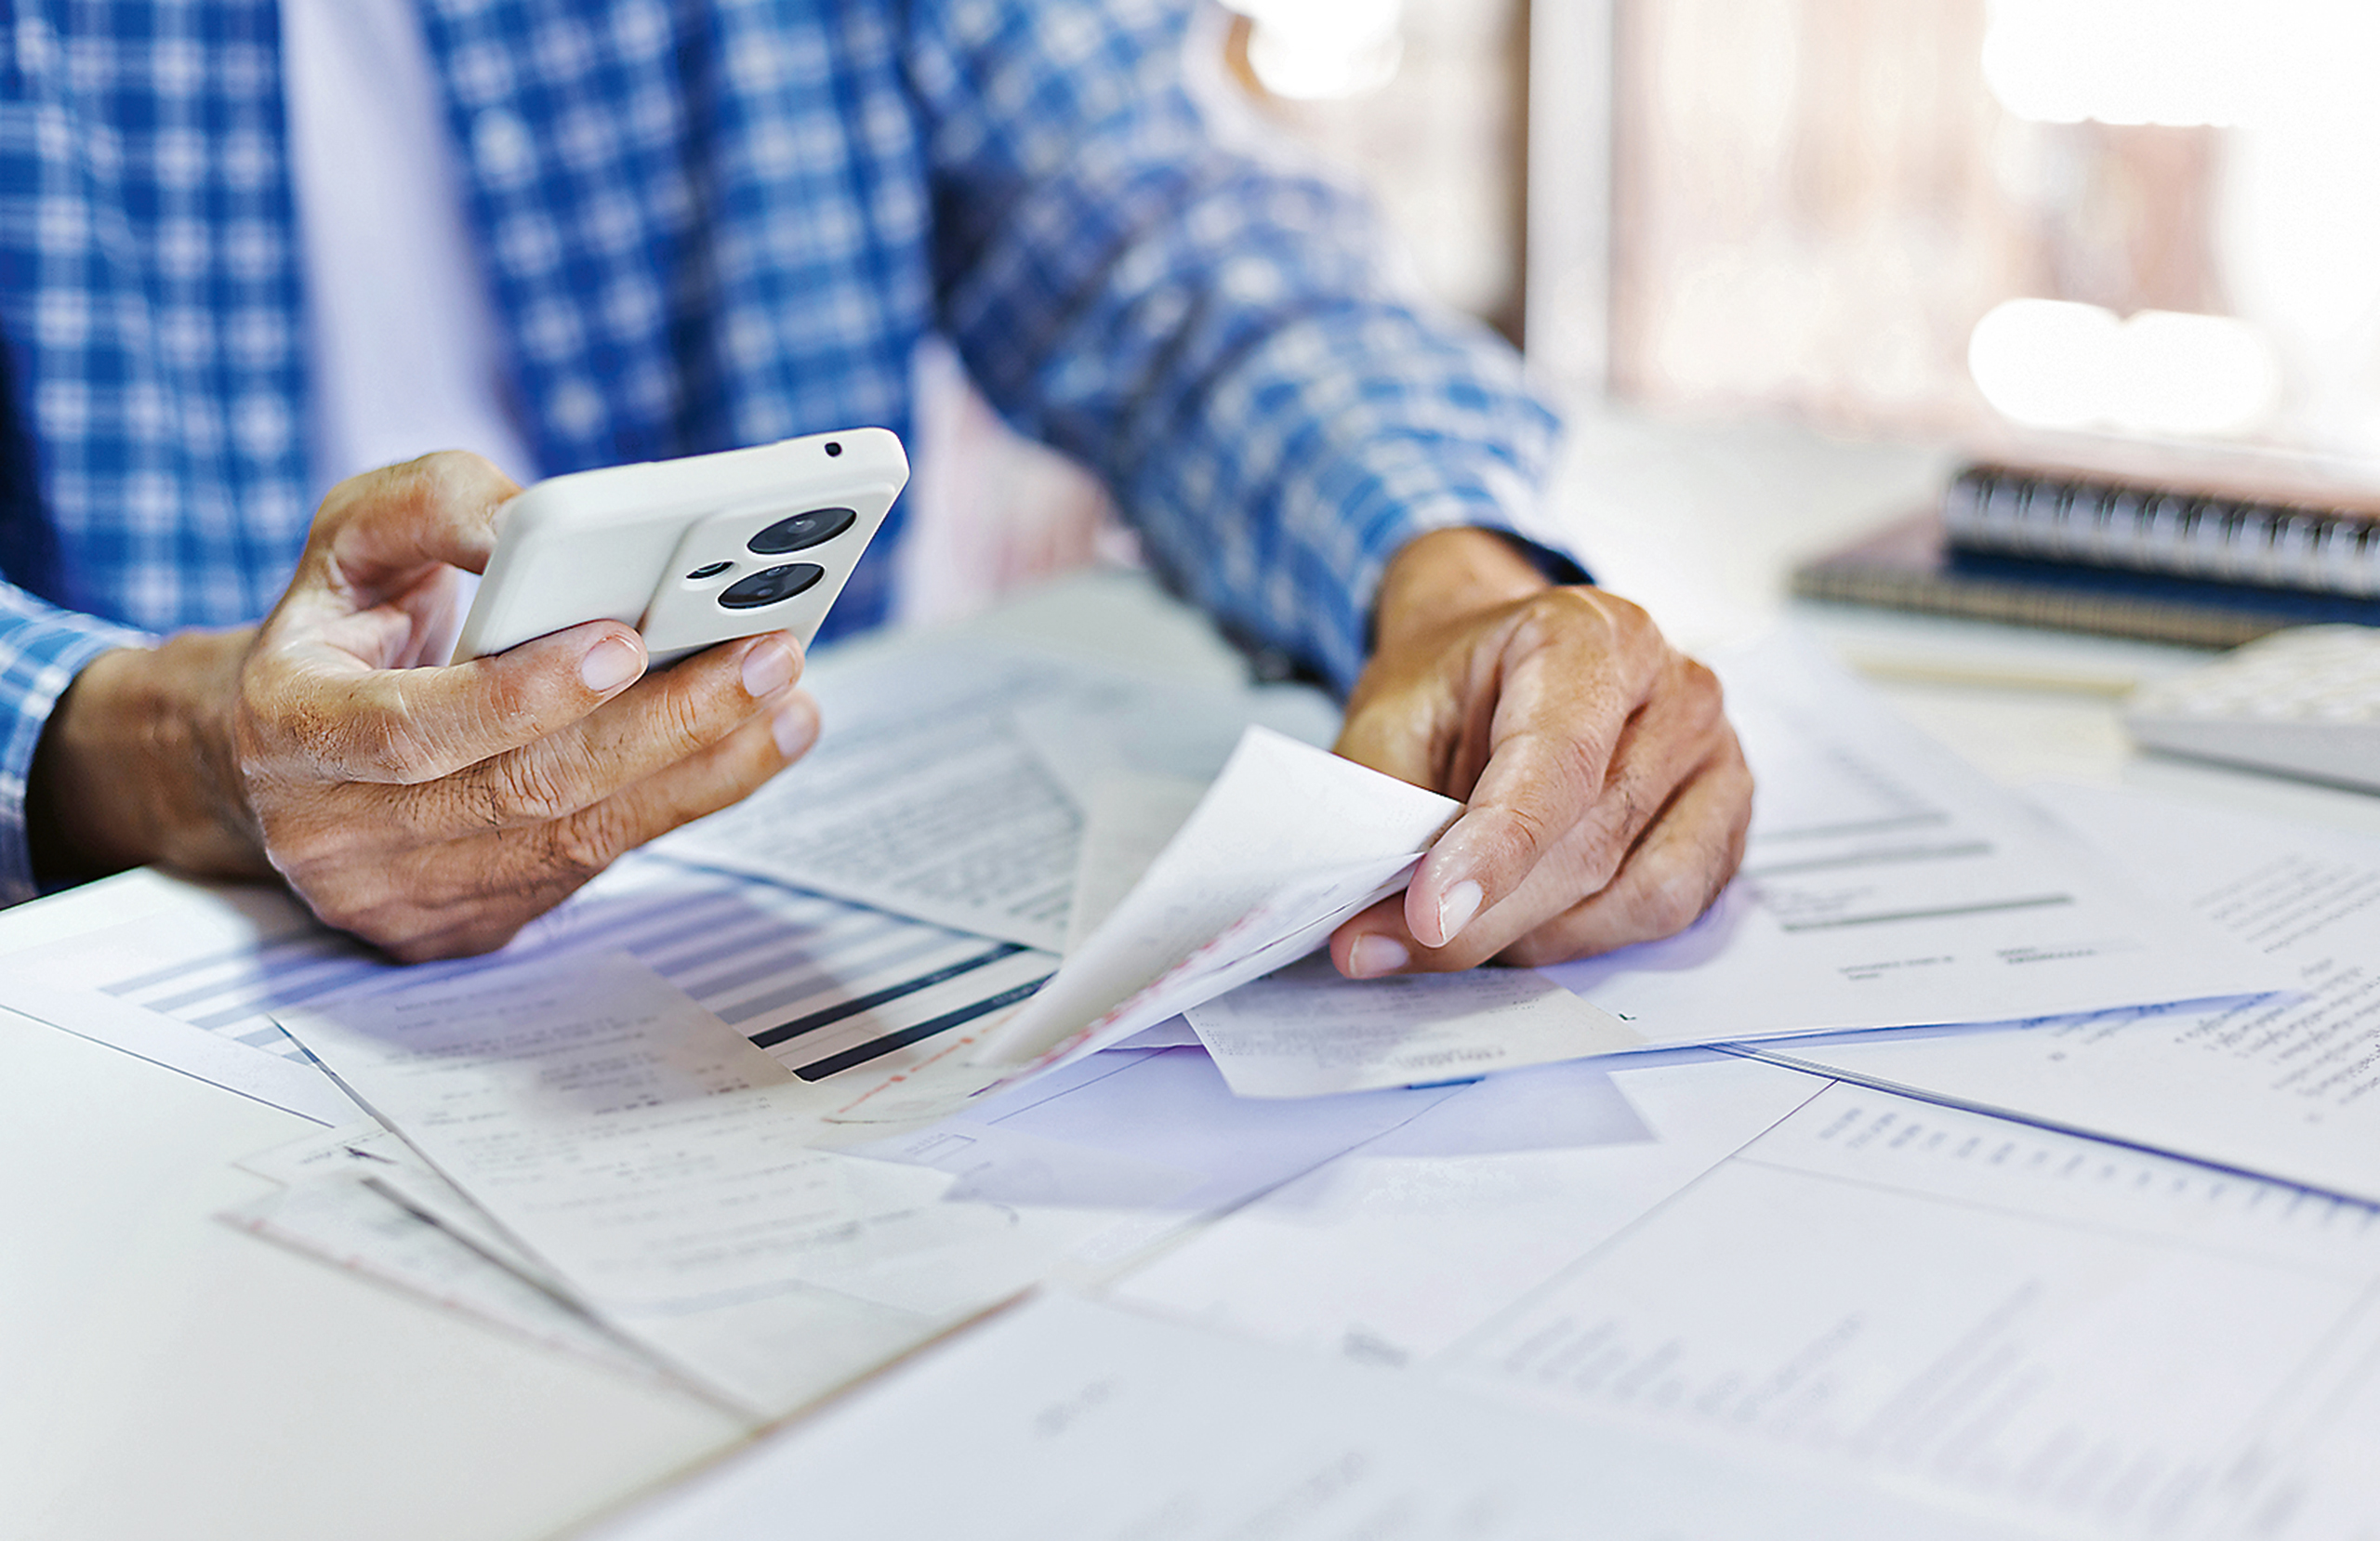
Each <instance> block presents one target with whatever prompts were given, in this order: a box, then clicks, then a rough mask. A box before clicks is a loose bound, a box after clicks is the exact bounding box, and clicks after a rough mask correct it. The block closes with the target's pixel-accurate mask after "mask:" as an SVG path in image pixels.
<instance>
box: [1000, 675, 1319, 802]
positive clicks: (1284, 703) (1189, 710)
mask: <svg viewBox="0 0 2380 1541" xmlns="http://www.w3.org/2000/svg"><path fill="white" fill-rule="evenodd" d="M1012 721H1013V722H1014V724H1015V727H1016V731H1017V732H1018V733H1019V734H1020V735H1022V736H1023V738H1024V740H1025V743H1026V744H1028V745H1030V746H1031V748H1032V750H1033V752H1034V753H1035V754H1036V755H1038V756H1039V757H1040V759H1041V763H1042V765H1043V767H1044V768H1045V769H1047V770H1048V771H1049V772H1050V774H1051V776H1052V777H1053V778H1055V780H1056V781H1057V783H1058V784H1059V785H1060V786H1062V787H1064V789H1065V793H1066V796H1067V797H1069V798H1070V799H1072V801H1073V802H1074V805H1075V807H1076V808H1077V809H1078V810H1081V811H1082V812H1085V813H1088V812H1089V811H1090V810H1091V804H1092V803H1093V802H1094V801H1095V800H1096V798H1097V795H1098V791H1099V785H1100V784H1101V783H1102V782H1104V781H1105V780H1107V779H1108V778H1109V777H1111V776H1119V775H1121V776H1134V775H1138V776H1169V777H1174V778H1178V779H1180V780H1183V781H1191V782H1196V783H1197V784H1199V785H1201V786H1203V785H1205V784H1207V783H1209V782H1211V781H1213V780H1214V779H1215V778H1216V777H1217V776H1220V775H1222V774H1223V765H1224V763H1225V762H1226V761H1228V760H1229V759H1230V758H1231V752H1232V751H1233V750H1234V749H1236V748H1237V747H1238V746H1239V737H1240V734H1242V733H1243V732H1245V731H1248V730H1249V729H1250V727H1257V728H1269V729H1271V730H1272V731H1275V732H1276V733H1279V734H1281V735H1282V736H1284V737H1286V738H1293V739H1296V740H1297V741H1298V742H1299V743H1301V744H1313V745H1314V746H1315V747H1316V748H1317V749H1328V748H1329V747H1330V745H1331V744H1332V742H1333V741H1335V740H1336V739H1337V738H1338V736H1339V708H1338V705H1336V704H1335V703H1334V702H1332V701H1331V699H1330V698H1329V696H1327V695H1325V694H1323V693H1322V692H1321V691H1317V690H1315V689H1313V688H1311V687H1309V686H1304V685H1266V686H1259V687H1255V688H1252V689H1250V690H1244V691H1206V690H1198V689H1196V688H1194V687H1191V686H1186V685H1175V684H1157V683H1150V684H1147V685H1142V686H1136V687H1135V688H1131V689H1122V688H1111V689H1103V690H1085V691H1076V692H1073V693H1070V694H1066V695H1062V696H1057V697H1054V698H1052V699H1050V700H1046V701H1039V702H1035V703H1033V704H1032V705H1025V706H1021V707H1019V708H1017V710H1016V711H1015V713H1014V714H1013V715H1012Z"/></svg>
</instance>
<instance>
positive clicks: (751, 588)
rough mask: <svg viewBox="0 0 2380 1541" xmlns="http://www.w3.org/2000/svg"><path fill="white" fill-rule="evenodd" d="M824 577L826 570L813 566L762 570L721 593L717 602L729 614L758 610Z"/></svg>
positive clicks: (799, 564)
mask: <svg viewBox="0 0 2380 1541" xmlns="http://www.w3.org/2000/svg"><path fill="white" fill-rule="evenodd" d="M825 576H826V569H825V568H823V567H821V566H819V565H818V564H817V563H816V562H808V561H797V562H787V564H786V565H785V566H783V567H770V568H764V569H762V570H761V571H760V572H758V573H753V574H752V575H751V576H750V577H748V578H738V579H736V580H735V581H734V583H732V584H729V585H728V586H726V587H725V588H722V589H721V590H720V591H719V602H720V603H721V604H722V605H725V606H726V607H727V608H728V609H730V610H758V609H760V607H761V606H762V605H773V604H775V603H776V602H777V601H778V600H780V599H792V598H793V597H794V596H795V595H797V594H799V593H800V592H802V591H803V590H804V589H806V588H808V587H809V586H811V585H813V584H814V583H816V582H817V581H818V580H819V579H821V578H823V577H825Z"/></svg>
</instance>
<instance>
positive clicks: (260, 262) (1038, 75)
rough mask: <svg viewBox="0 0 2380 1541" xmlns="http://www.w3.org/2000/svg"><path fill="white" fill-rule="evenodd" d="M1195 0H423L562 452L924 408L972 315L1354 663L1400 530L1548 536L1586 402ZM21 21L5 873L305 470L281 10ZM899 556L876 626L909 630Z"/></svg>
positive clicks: (1165, 499) (1029, 378)
mask: <svg viewBox="0 0 2380 1541" xmlns="http://www.w3.org/2000/svg"><path fill="white" fill-rule="evenodd" d="M1193 8H1194V7H1193V6H1192V4H1191V3H1190V0H877V3H872V4H871V3H866V0H420V12H421V16H422V22H423V27H424V30H425V33H426V36H427V40H428V43H429V48H430V58H431V59H432V61H433V64H434V67H435V70H436V72H437V74H438V77H439V80H440V83H441V86H442V87H443V101H444V105H445V110H446V114H447V121H448V125H449V126H450V128H451V130H452V132H453V134H454V135H455V138H456V143H457V144H458V145H460V146H461V147H462V154H461V157H460V159H461V161H462V164H463V166H464V175H465V179H466V183H467V187H466V194H467V201H468V204H469V221H470V223H471V226H472V228H473V230H475V232H476V235H477V237H478V240H479V244H480V248H481V257H482V262H483V271H484V274H485V277H486V282H487V283H488V285H489V287H490V291H491V293H492V295H493V296H494V299H495V309H496V316H497V319H498V324H499V325H500V326H501V328H502V336H501V339H500V342H501V344H502V348H501V351H502V352H503V354H504V355H505V357H506V358H507V359H508V360H509V367H510V370H511V379H510V382H509V383H510V385H511V387H512V390H513V394H514V397H515V399H516V400H517V401H518V402H519V403H520V405H521V409H522V415H524V417H525V419H526V422H527V428H528V431H529V436H530V440H531V443H532V446H533V448H534V450H535V452H536V455H537V457H538V459H539V461H540V464H541V469H542V470H543V471H544V472H546V473H548V474H552V473H558V472H562V471H569V470H576V469H580V468H587V467H591V466H600V465H605V464H611V463H615V462H618V461H622V460H633V459H651V458H657V457H662V456H669V455H681V454H696V453H700V452H703V451H707V450H715V449H721V448H726V447H729V446H734V445H740V444H750V443H757V442H760V441H767V440H773V439H778V438H783V437H786V436H788V435H792V434H797V433H806V432H811V431H814V430H819V429H825V428H840V427H844V426H848V425H852V424H856V423H880V424H884V425H887V426H889V427H892V428H895V429H896V430H902V429H906V427H907V424H908V413H909V401H908V383H909V378H910V373H909V372H910V361H911V355H912V353H913V351H914V349H915V348H916V346H917V345H918V343H919V339H920V338H921V337H922V336H925V335H926V334H927V333H928V332H929V331H932V330H939V331H941V332H944V333H945V334H947V335H948V336H950V337H951V338H952V339H953V340H954V341H955V342H956V344H957V346H958V348H959V352H960V354H961V356H962V357H963V358H964V359H965V360H966V362H967V365H968V367H969V369H970V371H971V372H972V375H974V378H975V380H976V381H977V383H978V384H979V386H980V387H981V388H982V389H984V391H985V394H986V395H987V396H988V397H989V398H990V400H991V401H992V402H994V403H995V404H996V405H997V406H998V408H999V409H1000V410H1001V411H1002V412H1003V413H1004V414H1005V415H1007V416H1008V417H1009V418H1010V420H1011V421H1012V422H1013V423H1015V424H1016V425H1017V426H1018V427H1020V428H1022V429H1024V430H1025V432H1028V433H1031V434H1033V435H1035V436H1037V437H1038V438H1040V439H1042V440H1044V441H1048V442H1049V443H1051V444H1053V445H1055V446H1057V447H1058V448H1059V449H1061V450H1064V451H1065V452H1067V453H1068V454H1072V455H1074V456H1075V457H1076V458H1078V459H1079V460H1081V461H1082V462H1084V463H1085V464H1087V465H1089V466H1091V468H1094V469H1095V470H1096V471H1097V472H1098V473H1099V474H1100V476H1101V477H1102V478H1103V480H1104V481H1105V482H1106V484H1107V485H1108V487H1109V488H1110V489H1111V490H1112V491H1113V493H1114V494H1115V496H1116V498H1117V503H1118V505H1119V506H1120V507H1122V508H1123V510H1124V511H1125V513H1126V515H1127V517H1129V518H1130V519H1131V520H1132V521H1133V522H1134V523H1135V524H1136V525H1137V526H1138V528H1139V529H1140V531H1141V533H1142V535H1143V542H1144V548H1145V549H1146V551H1147V552H1148V553H1149V555H1150V557H1151V560H1153V561H1154V562H1155V563H1156V564H1157V566H1158V567H1159V568H1160V569H1161V570H1162V571H1163V572H1165V573H1168V574H1169V575H1170V577H1172V578H1173V579H1174V580H1175V581H1177V582H1178V583H1179V584H1180V585H1181V586H1183V588H1184V589H1186V590H1187V591H1188V592H1189V593H1190V594H1191V595H1192V596H1194V597H1195V598H1197V599H1199V600H1200V601H1201V602H1203V603H1204V604H1206V605H1207V606H1208V607H1209V608H1210V610H1212V611H1213V612H1215V613H1216V614H1217V615H1218V616H1219V617H1220V618H1221V619H1222V620H1223V622H1224V623H1225V624H1227V625H1230V626H1235V627H1236V628H1237V629H1238V630H1240V631H1241V632H1242V633H1244V634H1246V635H1248V636H1250V637H1252V638H1255V639H1261V640H1263V641H1265V642H1268V643H1270V644H1272V645H1275V646H1277V647H1279V648H1282V649H1284V650H1286V651H1288V652H1291V653H1293V654H1295V655H1298V656H1300V657H1302V658H1304V659H1307V660H1310V661H1312V662H1313V663H1315V664H1316V665H1319V666H1320V667H1321V668H1322V669H1323V670H1324V672H1326V673H1327V674H1329V675H1330V676H1331V677H1333V678H1336V679H1337V680H1338V681H1340V682H1341V683H1342V685H1343V684H1344V683H1346V682H1348V681H1350V680H1352V678H1354V676H1355V672H1356V670H1357V669H1358V667H1359V666H1360V665H1361V663H1362V660H1363V656H1364V652H1365V647H1366V639H1365V628H1366V616H1367V612H1368V610H1369V602H1370V596H1371V594H1372V592H1373V589H1374V586H1375V585H1376V583H1377V580H1378V577H1379V573H1380V571H1381V568H1382V564H1383V563H1384V562H1385V560H1387V558H1388V557H1389V556H1390V555H1391V554H1392V553H1393V552H1394V551H1395V548H1396V547H1398V546H1399V545H1401V544H1402V543H1403V542H1404V541H1406V540H1408V539H1409V538H1411V537H1412V536H1413V535H1415V534H1417V533H1421V531H1423V530H1425V529H1429V528H1433V527H1436V526H1441V525H1447V524H1484V525H1490V526H1498V527H1503V528H1513V527H1514V520H1517V519H1520V518H1523V517H1525V516H1526V514H1527V509H1528V508H1529V507H1530V504H1531V495H1532V494H1531V491H1530V490H1531V489H1532V488H1533V486H1534V485H1535V483H1536V481H1537V480H1538V478H1539V476H1540V473H1541V470H1542V468H1543V463H1544V460H1545V458H1546V456H1547V454H1548V453H1549V450H1550V447H1551V442H1552V439H1553V432H1554V425H1553V420H1552V418H1551V416H1550V415H1548V414H1547V413H1546V411H1545V410H1544V409H1543V408H1542V407H1541V406H1540V405H1539V404H1538V403H1537V402H1535V401H1533V400H1532V399H1531V398H1530V397H1529V396H1528V395H1527V393H1526V392H1525V390H1524V389H1523V388H1522V385H1521V382H1520V378H1519V375H1518V371H1517V368H1516V364H1515V361H1514V359H1513V358H1512V356H1511V354H1510V352H1509V350H1507V349H1502V348H1501V347H1500V346H1499V345H1496V344H1495V343H1493V341H1492V340H1491V339H1488V338H1487V337H1485V336H1482V335H1479V334H1477V333H1475V332H1474V331H1473V330H1471V329H1469V328H1467V327H1466V326H1464V325H1463V324H1461V323H1457V322H1454V321H1452V320H1450V319H1449V318H1447V317H1445V316H1441V315H1436V314H1432V313H1429V312H1427V311H1426V310H1423V309H1421V308H1419V307H1417V306H1416V305H1415V304H1414V303H1413V302H1412V301H1411V299H1410V297H1409V296H1408V293H1407V292H1406V291H1405V290H1404V289H1403V288H1402V287H1400V285H1399V284H1398V283H1396V282H1395V281H1394V280H1393V279H1392V278H1391V277H1390V276H1389V274H1388V271H1387V269H1388V266H1389V265H1388V264H1386V263H1384V262H1383V261H1382V257H1381V254H1382V252H1383V251H1384V250H1385V249H1386V245H1387V243H1385V242H1384V241H1383V239H1382V235H1381V233H1380V232H1379V231H1378V230H1377V229H1376V228H1375V227H1374V225H1373V224H1372V223H1371V221H1370V217H1369V215H1368V213H1367V211H1366V210H1365V208H1364V207H1363V206H1362V205H1361V204H1360V203H1359V202H1358V201H1357V200H1355V199H1354V198H1352V197H1350V196H1349V195H1348V194H1347V193H1346V192H1345V191H1342V189H1340V188H1338V187H1336V186H1334V185H1332V184H1331V183H1329V181H1328V180H1327V179H1325V178H1318V177H1316V176H1314V175H1311V174H1309V173H1304V172H1300V171H1296V170H1292V169H1288V168H1285V167H1283V166H1281V165H1276V164H1273V163H1272V162H1271V161H1270V160H1268V159H1267V158H1266V157H1264V156H1263V155H1260V154H1258V153H1256V152H1253V151H1250V150H1249V149H1247V148H1245V147H1235V146H1234V145H1232V144H1231V143H1229V142H1227V141H1229V139H1230V138H1232V136H1230V135H1228V134H1219V133H1218V132H1217V130H1216V127H1215V125H1213V124H1211V123H1210V122H1209V121H1207V119H1206V117H1205V116H1204V114H1202V112H1201V111H1200V108H1199V107H1198V105H1197V101H1196V99H1195V98H1194V92H1193V91H1192V89H1191V86H1190V83H1189V81H1188V80H1187V78H1186V72H1185V49H1184V47H1183V42H1184V36H1185V29H1186V28H1187V26H1188V25H1189V24H1190V21H1191V20H1192V18H1191V12H1192V10H1193ZM0 18H5V19H6V32H5V33H4V34H0V333H5V336H6V340H7V347H6V349H0V575H5V577H6V579H7V582H6V583H0V902H8V901H13V900H15V899H19V898H21V897H24V896H25V895H27V894H29V893H30V892H31V891H32V883H31V875H30V869H29V865H28V863H27V859H26V848H25V829H24V784H25V773H26V770H27V768H28V766H29V765H30V763H31V760H32V757H33V746H34V744H35V741H36V740H37V738H38V737H39V734H40V731H41V728H42V724H43V722H44V721H45V719H46V717H47V715H48V713H49V711H50V709H51V707H52V705H54V704H55V702H56V701H57V699H58V697H59V693H60V692H61V691H63V690H64V688H65V687H66V685H67V684H68V682H69V681H70V680H71V679H72V678H73V675H74V672H75V671H76V670H77V669H79V668H80V667H81V666H82V665H84V664H85V663H86V662H88V661H89V660H90V659H91V658H92V657H93V656H94V655H96V654H97V653H99V652H101V651H102V650H104V649H107V648H110V647H114V646H118V645H122V644H124V643H126V642H128V641H139V640H140V639H142V637H143V635H144V634H152V633H155V632H161V631H165V630H170V629H172V628H176V627H180V626H203V625H231V624H239V623H245V622H249V621H253V620H255V619H257V618H258V617H259V616H260V615H262V614H263V613H264V612H265V611H266V610H268V609H269V608H270V607H271V604H272V602H273V600H274V599H276V598H277V596H278V595H279V593H280V592H281V589H282V587H283V586H284V583H285V581H286V580H287V577H288V575H289V573H290V572H291V570H292V568H293V566H294V564H295V561H296V558H297V555H298V550H299V548H300V547H301V546H302V544H303V542H304V538H305V533H306V526H307V522H308V520H309V518H310V517H311V507H310V502H311V499H310V496H309V489H310V488H311V487H312V486H313V484H314V483H313V479H312V477H311V474H310V468H309V467H308V466H307V464H306V459H305V454H306V442H307V437H306V433H305V423H306V401H307V395H306V392H307V380H306V367H305V366H306V350H305V343H304V338H305V328H304V319H303V318H304V311H303V306H304V304H305V296H304V294H303V292H302V283H301V281H302V276H303V275H302V273H301V271H300V266H299V262H300V258H299V247H298V241H297V239H296V232H295V230H294V229H293V222H292V213H291V194H290V187H289V175H288V167H287V162H286V157H285V153H284V133H283V114H282V84H281V75H280V70H281V60H280V23H279V17H278V14H277V10H276V7H275V4H274V0H0ZM430 447H433V446H428V445H425V446H424V448H430ZM897 518H898V516H897V512H896V516H895V519H896V521H897ZM896 533H897V522H896V523H895V524H892V525H888V526H887V534H888V535H893V534H896ZM891 544H892V543H891V541H890V540H889V539H888V540H886V541H885V542H883V543H882V546H881V547H879V552H880V554H879V555H875V556H872V557H871V558H870V560H869V561H868V562H866V563H865V564H863V566H862V569H861V573H860V575H859V576H858V577H856V578H855V579H854V581H853V585H852V586H851V588H850V589H849V590H847V591H846V594H845V597H844V599H842V601H841V603H840V606H839V608H838V610H837V612H836V617H835V618H836V623H837V625H838V626H839V627H840V629H845V630H848V629H850V628H852V627H853V626H865V625H867V624H870V623H872V622H875V621H877V620H879V619H880V618H881V617H882V615H883V612H884V610H885V603H886V599H887V595H886V592H885V585H886V582H887V577H886V574H887V573H889V571H890V568H891V562H890V560H889V547H890V546H891Z"/></svg>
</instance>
